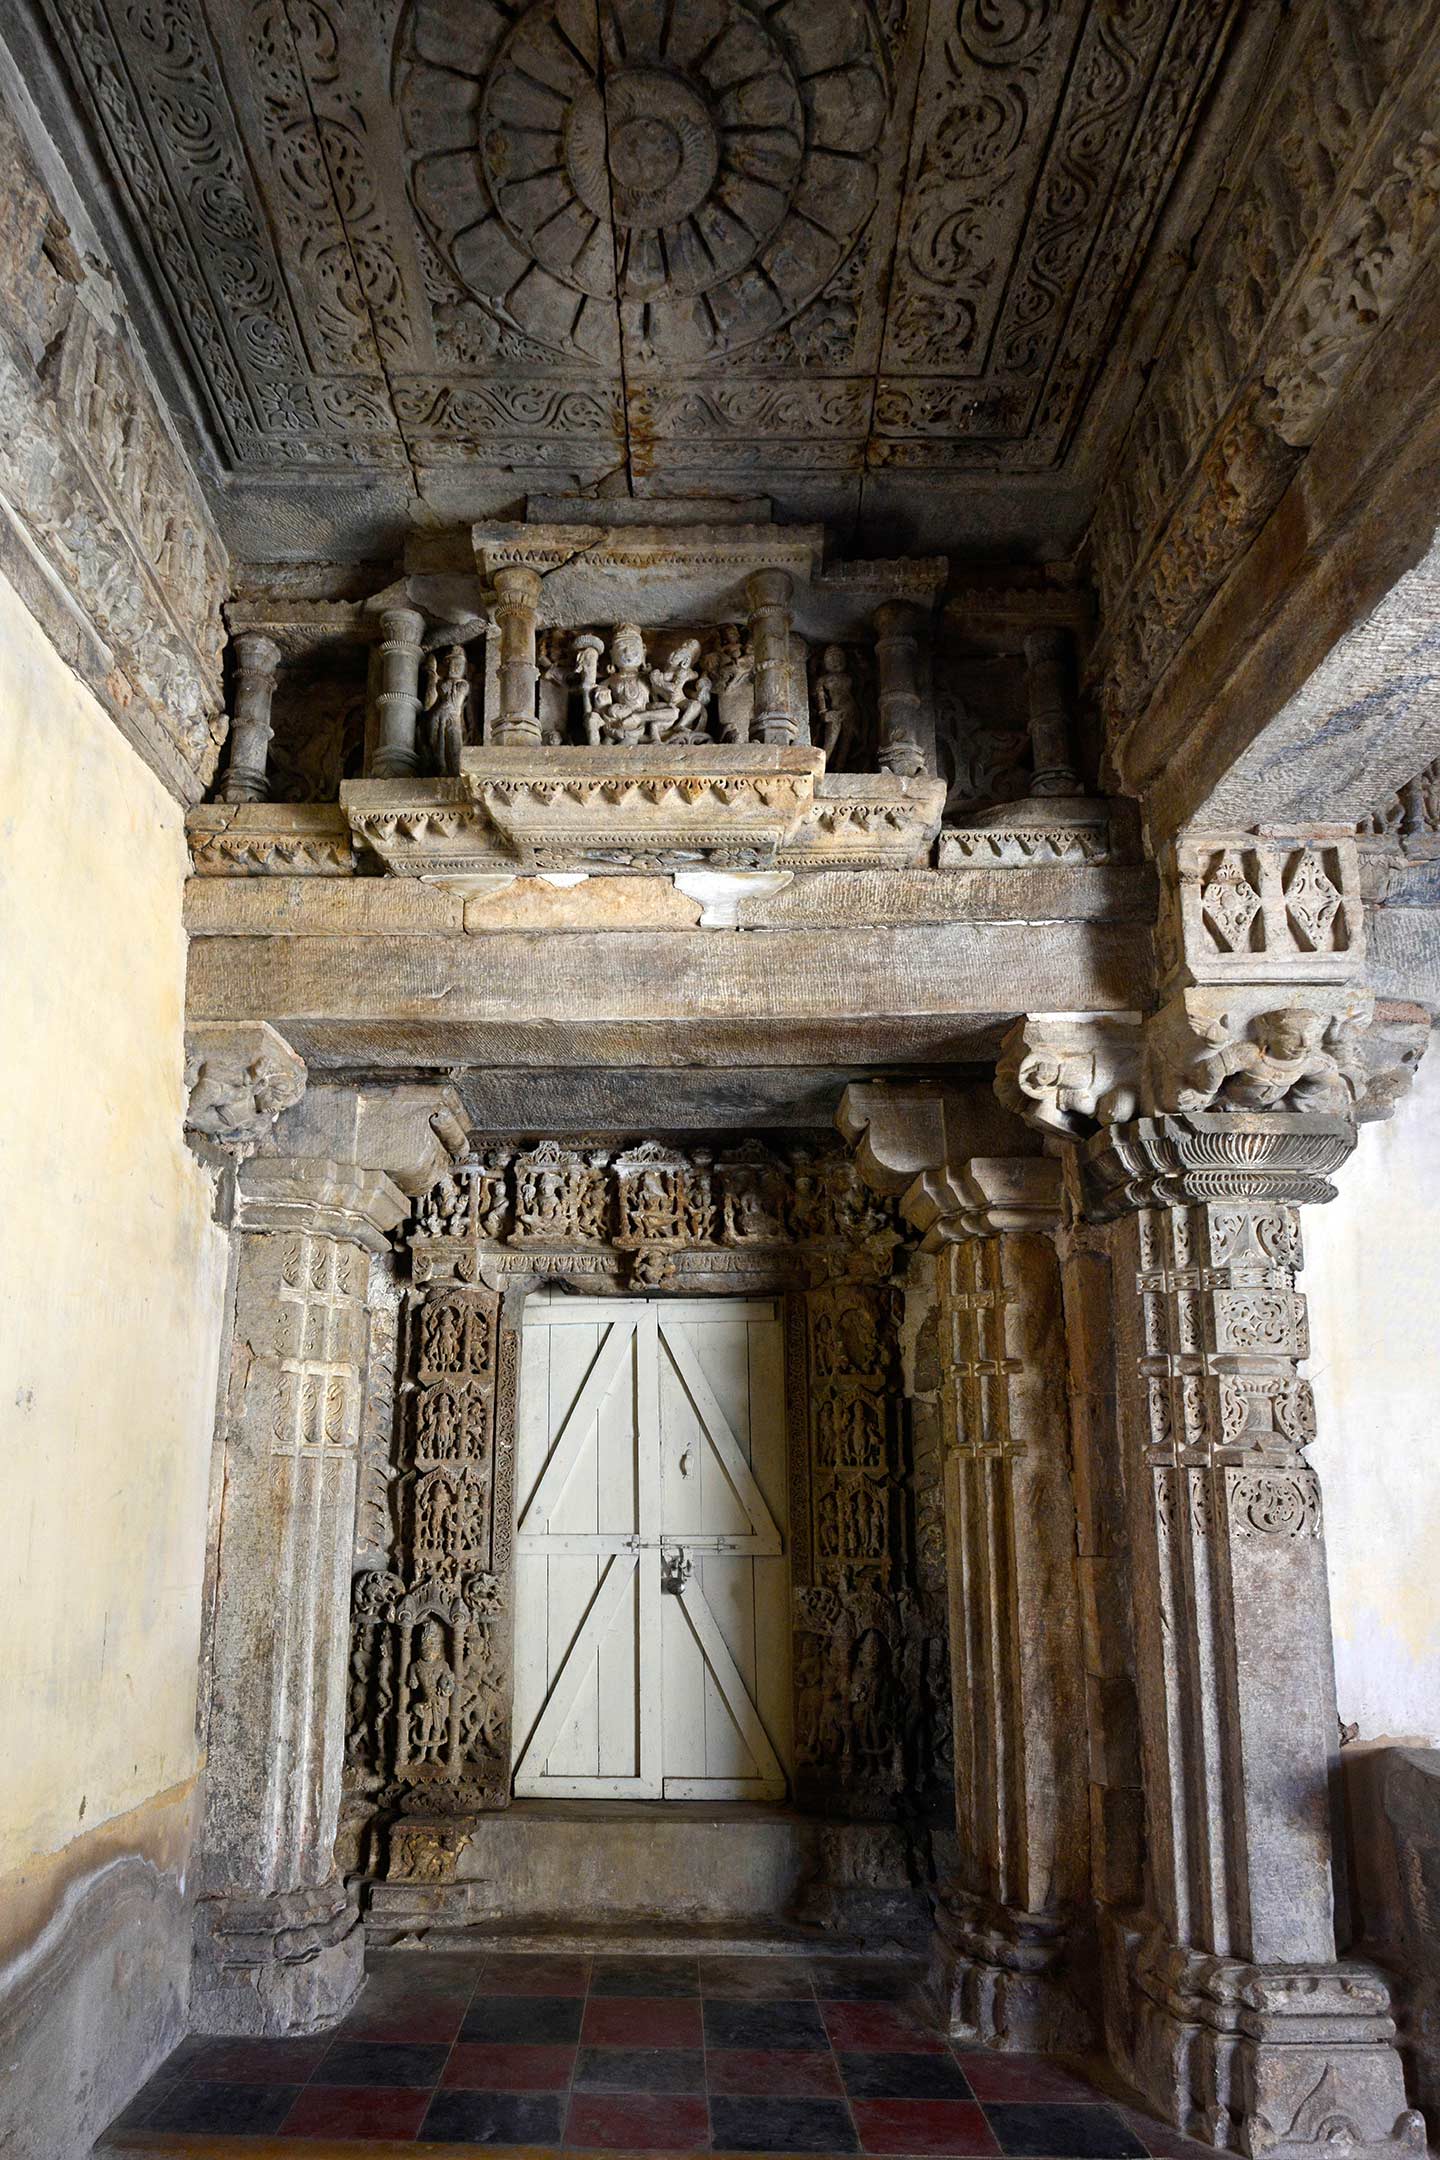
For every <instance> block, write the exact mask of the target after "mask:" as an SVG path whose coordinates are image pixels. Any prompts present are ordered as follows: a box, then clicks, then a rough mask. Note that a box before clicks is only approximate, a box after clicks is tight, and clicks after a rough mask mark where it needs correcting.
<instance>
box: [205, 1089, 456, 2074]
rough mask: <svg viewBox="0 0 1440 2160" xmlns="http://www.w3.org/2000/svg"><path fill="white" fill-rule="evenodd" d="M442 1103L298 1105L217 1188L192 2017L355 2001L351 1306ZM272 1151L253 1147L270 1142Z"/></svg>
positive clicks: (437, 1146) (367, 1093)
mask: <svg viewBox="0 0 1440 2160" xmlns="http://www.w3.org/2000/svg"><path fill="white" fill-rule="evenodd" d="M458 1107H459V1105H458V1102H457V1100H456V1098H455V1096H454V1095H453V1093H452V1092H451V1091H449V1090H447V1089H439V1088H430V1089H425V1088H419V1087H414V1086H399V1087H394V1088H389V1089H385V1088H347V1087H341V1086H336V1085H334V1084H333V1083H326V1084H324V1085H321V1086H318V1087H314V1088H312V1089H311V1090H310V1091H309V1093H308V1094H307V1095H306V1096H305V1098H304V1099H303V1100H302V1101H300V1102H299V1103H296V1104H295V1105H294V1107H292V1108H291V1109H289V1110H288V1111H286V1112H285V1113H284V1116H283V1119H282V1120H281V1121H280V1123H279V1127H278V1134H277V1137H278V1139H279V1140H280V1141H281V1142H282V1143H283V1144H285V1145H286V1146H288V1148H289V1149H290V1150H291V1151H292V1152H289V1153H286V1154H276V1153H268V1154H264V1155H254V1156H252V1157H251V1158H250V1160H249V1161H247V1162H245V1163H244V1164H243V1166H242V1168H241V1169H240V1171H239V1174H238V1178H237V1180H236V1195H235V1214H234V1229H233V1237H234V1258H233V1280H234V1307H233V1315H232V1325H231V1352H230V1367H229V1375H228V1380H227V1384H226V1390H225V1396H224V1400H223V1402H222V1406H221V1413H220V1431H219V1435H218V1444H219V1446H220V1448H221V1449H222V1451H223V1461H222V1465H221V1471H222V1474H221V1479H220V1490H221V1492H222V1495H223V1498H222V1502H221V1510H220V1515H219V1520H218V1523H217V1524H216V1526H215V1532H214V1535H215V1549H214V1552H213V1555H212V1559H211V1575H212V1579H213V1597H212V1615H211V1623H210V1644H209V1659H208V1678H209V1699H208V1703H207V1706H206V1709H207V1723H208V1731H207V1764H206V1782H205V1816H204V1824H203V1829H202V1833H201V1839H200V1845H199V1851H198V1855H197V1876H198V1885H199V1902H198V1904H197V1908H196V1959H195V1972H194V1982H193V1988H192V2018H193V2021H194V2023H195V2025H196V2027H197V2029H199V2030H201V2031H205V2032H217V2033H261V2034H283V2033H303V2032H314V2031H317V2030H319V2029H321V2028H322V2027H324V2026H326V2025H329V2024H331V2023H333V2022H334V2021H335V2020H336V2019H337V2018H339V2017H341V2016H342V2015H343V2014H344V2012H345V2010H346V2009H347V2007H348V2006H349V2004H350V2002H351V2001H352V2000H353V1998H354V1996H355V1993H356V1991H357V1989H358V1987H359V1986H360V1982H361V1978H362V1959H363V1939H362V1936H361V1932H360V1926H359V1916H358V1911H357V1908H356V1904H355V1900H354V1897H353V1895H352V1893H351V1892H350V1891H349V1889H348V1888H347V1886H346V1884H345V1883H344V1882H343V1880H342V1879H341V1877H340V1876H339V1874H338V1873H337V1870H336V1865H335V1835H336V1829H337V1825H338V1820H339V1809H340V1791H341V1773H342V1766H343V1760H344V1738H345V1713H346V1697H347V1667H348V1659H349V1647H350V1578H351V1571H352V1566H353V1559H354V1551H355V1541H356V1492H357V1480H358V1475H359V1457H360V1443H361V1430H362V1423H363V1419H364V1414H365V1401H366V1388H367V1379H368V1358H369V1332H370V1326H369V1323H370V1313H369V1303H368V1300H369V1297H370V1294H371V1286H372V1283H373V1282H374V1281H375V1280H376V1279H377V1277H378V1273H379V1271H378V1270H375V1271H372V1268H371V1259H372V1257H373V1256H374V1255H375V1254H377V1253H381V1252H384V1251H385V1250H386V1248H387V1244H388V1240H389V1237H390V1235H391V1233H392V1232H393V1231H394V1230H395V1229H396V1228H397V1226H398V1225H399V1224H400V1223H401V1222H402V1221H403V1219H404V1217H405V1215H406V1214H407V1212H408V1209H409V1199H410V1196H412V1195H415V1194H418V1193H422V1192H424V1191H426V1190H427V1188H428V1187H429V1185H430V1184H431V1183H432V1182H433V1181H434V1179H435V1178H436V1177H437V1176H438V1175H439V1173H440V1171H441V1169H442V1168H443V1166H444V1165H445V1164H446V1163H447V1162H448V1161H449V1160H450V1156H451V1152H452V1142H454V1141H455V1140H456V1139H457V1138H458V1137H460V1135H461V1127H460V1125H459V1121H458V1118H457V1117H456V1111H457V1110H458ZM273 1144H274V1143H273V1142H272V1145H273Z"/></svg>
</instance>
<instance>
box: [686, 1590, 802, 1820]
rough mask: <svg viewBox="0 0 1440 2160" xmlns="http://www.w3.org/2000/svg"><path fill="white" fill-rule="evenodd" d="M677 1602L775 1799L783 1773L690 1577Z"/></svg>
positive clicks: (719, 1634)
mask: <svg viewBox="0 0 1440 2160" xmlns="http://www.w3.org/2000/svg"><path fill="white" fill-rule="evenodd" d="M679 1602H680V1607H681V1610H682V1611H683V1612H684V1614H685V1617H686V1619H687V1620H688V1621H689V1622H690V1625H691V1627H692V1628H693V1629H694V1631H695V1640H696V1641H697V1642H698V1643H699V1645H700V1651H701V1655H702V1656H703V1657H704V1659H705V1663H706V1664H707V1666H708V1667H709V1669H710V1671H711V1672H712V1673H713V1675H714V1677H715V1682H716V1685H717V1686H718V1688H719V1690H720V1693H721V1696H722V1697H723V1698H724V1701H725V1704H726V1707H727V1708H728V1710H729V1712H730V1715H731V1717H732V1718H733V1719H734V1720H735V1723H736V1726H737V1727H738V1728H739V1732H740V1736H741V1738H742V1739H743V1740H744V1742H745V1745H746V1746H747V1747H748V1748H749V1750H750V1754H751V1757H752V1759H753V1761H754V1763H755V1767H756V1769H757V1771H758V1772H759V1774H760V1778H761V1781H762V1783H763V1784H764V1785H765V1787H766V1788H767V1790H768V1791H769V1793H770V1794H771V1796H772V1797H774V1798H776V1799H778V1798H779V1797H780V1795H781V1794H783V1792H784V1790H785V1773H784V1771H783V1770H782V1769H781V1768H780V1764H779V1761H778V1759H777V1757H776V1754H775V1750H774V1748H773V1747H772V1746H771V1745H770V1736H769V1734H768V1733H767V1732H766V1730H765V1727H764V1725H763V1724H762V1723H761V1721H760V1713H759V1711H758V1710H757V1709H756V1708H755V1705H754V1703H753V1702H752V1701H751V1699H750V1696H749V1694H748V1692H747V1690H746V1687H745V1683H744V1681H743V1680H742V1679H741V1677H740V1674H739V1672H738V1671H737V1670H736V1665H735V1660H734V1658H732V1657H731V1655H730V1651H729V1647H728V1645H727V1643H726V1641H725V1638H724V1636H723V1635H722V1634H721V1633H720V1630H719V1628H718V1627H717V1626H716V1624H715V1616H714V1614H713V1613H712V1612H711V1610H710V1607H709V1606H708V1605H707V1604H706V1602H705V1596H704V1593H703V1591H702V1590H701V1589H700V1588H699V1586H698V1584H697V1583H696V1581H695V1578H694V1577H693V1576H692V1577H691V1578H690V1580H689V1582H687V1583H686V1584H685V1585H684V1587H683V1588H682V1589H681V1591H680V1593H679Z"/></svg>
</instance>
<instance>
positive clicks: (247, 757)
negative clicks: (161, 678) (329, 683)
mask: <svg viewBox="0 0 1440 2160" xmlns="http://www.w3.org/2000/svg"><path fill="white" fill-rule="evenodd" d="M279 665H280V647H279V646H278V645H277V644H276V643H275V640H274V639H273V638H268V637H264V636H262V635H261V634H260V633H259V632H258V631H252V630H246V631H244V632H242V633H241V635H240V636H239V637H237V638H236V639H235V718H234V721H233V723H232V725H231V729H230V763H229V765H228V767H227V769H226V773H225V778H224V780H223V781H222V782H221V785H220V800H221V801H222V802H228V803H247V802H264V801H265V799H266V797H267V796H268V795H269V793H270V785H269V782H268V781H267V779H266V777H265V765H266V760H267V758H268V756H269V752H270V739H271V737H272V735H273V734H274V732H275V731H274V729H273V728H272V727H271V725H270V704H271V700H272V699H273V697H274V695H275V671H276V669H277V668H278V667H279Z"/></svg>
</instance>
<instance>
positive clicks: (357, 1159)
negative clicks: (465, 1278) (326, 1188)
mask: <svg viewBox="0 0 1440 2160" xmlns="http://www.w3.org/2000/svg"><path fill="white" fill-rule="evenodd" d="M276 1137H277V1139H278V1140H279V1142H280V1144H281V1147H282V1150H283V1152H284V1153H285V1154H287V1155H294V1156H302V1157H315V1158H323V1159H326V1160H328V1161H331V1162H338V1163H352V1164H359V1165H363V1166H364V1167H365V1168H366V1169H370V1170H377V1171H383V1172H384V1173H385V1175H386V1176H387V1177H388V1178H390V1179H391V1180H392V1182H393V1183H394V1184H396V1185H397V1186H398V1187H399V1188H400V1190H401V1192H403V1193H404V1194H406V1195H407V1197H408V1198H410V1199H412V1200H414V1199H418V1198H419V1197H420V1196H421V1195H422V1194H424V1193H427V1192H429V1190H430V1188H431V1186H432V1185H434V1184H435V1182H436V1181H437V1179H439V1178H440V1177H442V1176H443V1175H444V1173H445V1172H446V1171H447V1170H448V1169H449V1168H450V1165H451V1163H452V1162H453V1160H454V1159H455V1157H456V1156H457V1155H459V1154H461V1153H463V1151H464V1148H465V1145H466V1133H465V1124H464V1106H463V1104H462V1103H461V1100H460V1097H459V1096H458V1095H457V1094H456V1092H455V1090H454V1088H451V1087H425V1086H417V1085H414V1084H406V1085H403V1086H399V1087H382V1086H360V1087H357V1086H354V1085H351V1086H337V1085H333V1084H331V1083H328V1082H327V1083H322V1084H320V1085H318V1086H314V1087H312V1088H311V1089H310V1091H309V1094H308V1095H307V1096H306V1098H305V1100H304V1102H303V1103H300V1104H299V1107H298V1108H297V1109H295V1110H293V1111H292V1112H291V1113H290V1115H289V1116H287V1118H286V1120H285V1123H284V1125H283V1126H282V1127H281V1128H280V1130H279V1132H278V1134H277V1136H276Z"/></svg>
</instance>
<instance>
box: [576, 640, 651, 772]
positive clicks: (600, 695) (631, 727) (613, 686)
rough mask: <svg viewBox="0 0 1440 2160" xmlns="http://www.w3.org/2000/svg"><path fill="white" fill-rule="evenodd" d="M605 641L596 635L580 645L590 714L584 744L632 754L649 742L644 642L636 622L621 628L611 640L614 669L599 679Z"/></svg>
mask: <svg viewBox="0 0 1440 2160" xmlns="http://www.w3.org/2000/svg"><path fill="white" fill-rule="evenodd" d="M604 651H605V641H604V639H603V638H601V637H597V636H596V635H595V633H594V632H593V631H586V632H585V634H584V635H583V636H581V637H578V638H577V639H576V640H575V671H576V674H577V676H578V677H579V681H580V704H581V708H582V710H583V712H584V715H585V740H586V741H587V742H588V743H592V744H594V743H607V744H610V745H611V746H613V747H614V748H616V749H623V750H630V749H634V748H635V747H636V745H637V744H639V743H641V742H643V741H644V739H645V734H646V728H647V725H648V716H649V712H650V685H649V683H648V682H647V681H646V680H645V677H644V674H643V672H642V671H643V669H644V666H645V640H644V638H643V637H642V636H641V635H640V632H639V630H638V629H637V628H636V626H635V624H634V623H621V624H620V626H619V628H618V629H617V630H616V631H615V633H614V635H613V636H612V638H611V640H610V664H609V666H608V667H607V669H606V671H605V679H604V681H603V682H602V681H601V680H600V661H601V657H602V655H603V654H604Z"/></svg>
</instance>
